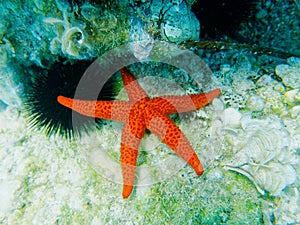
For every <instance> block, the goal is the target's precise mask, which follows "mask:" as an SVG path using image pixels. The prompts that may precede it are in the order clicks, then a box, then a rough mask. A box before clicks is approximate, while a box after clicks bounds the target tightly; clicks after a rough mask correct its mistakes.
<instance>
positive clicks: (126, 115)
mask: <svg viewBox="0 0 300 225" xmlns="http://www.w3.org/2000/svg"><path fill="white" fill-rule="evenodd" d="M120 71H121V75H122V79H123V83H124V86H125V90H126V92H127V95H128V99H129V100H128V101H122V100H114V101H102V100H100V101H89V100H77V99H71V98H67V97H64V96H58V97H57V101H58V102H59V103H60V104H62V105H63V106H65V107H68V108H70V109H72V110H74V111H76V112H78V113H80V114H82V115H85V116H90V117H95V118H101V119H110V120H115V121H119V122H123V123H124V127H123V130H122V136H121V155H120V162H121V169H122V176H123V193H122V196H123V198H128V197H129V195H130V194H131V192H132V189H133V186H134V175H135V168H136V163H137V157H138V149H139V145H140V142H141V139H142V138H143V136H144V133H145V130H146V129H148V130H150V131H151V132H152V133H154V134H155V135H157V136H158V137H159V138H160V139H161V140H162V142H164V143H165V144H167V145H168V146H169V147H170V148H171V149H172V150H173V151H174V152H175V153H176V154H177V155H178V156H180V157H181V158H183V159H184V160H185V161H186V162H187V163H188V164H189V165H190V166H191V167H192V168H193V169H194V170H195V172H196V173H197V174H198V175H202V174H203V172H204V170H203V166H202V164H201V162H200V160H199V159H198V157H197V155H196V153H195V152H194V150H193V148H192V146H191V145H190V143H189V141H188V140H187V138H186V137H185V135H184V134H183V133H182V132H181V130H180V129H179V127H178V126H177V125H176V124H175V123H174V122H173V121H172V120H171V119H170V118H169V117H168V114H173V113H181V112H187V111H191V110H195V109H199V108H201V107H202V106H205V105H207V104H209V103H210V102H211V101H212V100H213V99H214V98H215V97H217V96H218V95H219V94H220V89H215V90H212V91H210V92H207V93H201V94H192V95H185V96H174V95H167V96H161V97H156V98H152V99H150V98H149V97H148V95H147V94H146V93H145V91H144V90H143V89H142V88H141V87H140V85H139V84H138V82H137V81H136V80H135V78H134V77H133V75H132V74H131V73H129V72H128V71H127V70H126V69H125V68H122V69H121V70H120Z"/></svg>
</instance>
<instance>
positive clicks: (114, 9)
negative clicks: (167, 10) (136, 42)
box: [0, 0, 129, 67]
mask: <svg viewBox="0 0 300 225" xmlns="http://www.w3.org/2000/svg"><path fill="white" fill-rule="evenodd" d="M0 17H1V21H6V22H5V23H3V24H2V26H1V30H0V31H1V33H0V37H1V39H2V42H3V43H4V44H5V45H6V46H11V47H9V48H10V49H14V50H13V53H12V51H11V50H10V49H9V54H10V56H11V57H15V60H16V61H17V62H18V63H21V64H24V65H32V64H35V65H38V66H41V67H49V66H50V65H51V64H53V62H55V61H57V59H58V56H63V57H66V58H69V59H93V58H95V57H96V56H98V55H99V54H101V53H104V52H105V51H107V50H109V49H111V48H114V47H116V46H119V45H121V44H122V43H124V42H126V41H128V30H129V25H128V23H127V16H126V13H125V12H123V11H122V8H121V7H120V6H119V5H118V4H111V5H110V8H108V7H106V4H102V3H101V4H98V5H91V4H89V3H88V2H86V3H85V4H83V5H80V6H79V5H72V6H71V5H70V4H69V3H68V2H67V1H65V0H51V1H47V2H39V1H35V0H32V1H26V2H24V4H23V3H22V4H21V3H20V2H18V1H9V2H2V3H1V13H0ZM9 18H13V19H12V20H10V19H9ZM4 37H5V38H4ZM3 43H1V45H2V46H1V48H2V49H3V48H4V47H3Z"/></svg>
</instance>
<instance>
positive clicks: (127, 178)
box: [120, 108, 146, 198]
mask: <svg viewBox="0 0 300 225" xmlns="http://www.w3.org/2000/svg"><path fill="white" fill-rule="evenodd" d="M137 110H138V109H136V108H133V109H132V110H131V112H130V114H129V119H128V121H127V122H126V123H125V124H124V127H123V131H122V136H121V155H120V162H121V169H122V176H123V193H122V196H123V198H128V196H129V195H130V193H131V192H132V188H133V185H134V174H135V168H136V162H137V157H138V149H139V145H140V142H141V139H142V138H143V136H144V133H145V129H146V126H145V123H144V121H143V119H142V117H141V113H140V112H138V111H137Z"/></svg>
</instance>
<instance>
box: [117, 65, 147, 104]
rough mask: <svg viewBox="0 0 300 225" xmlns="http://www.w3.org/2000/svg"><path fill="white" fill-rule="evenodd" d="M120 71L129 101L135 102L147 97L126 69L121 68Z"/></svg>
mask: <svg viewBox="0 0 300 225" xmlns="http://www.w3.org/2000/svg"><path fill="white" fill-rule="evenodd" d="M120 71H121V75H122V79H123V84H124V86H125V90H126V93H127V95H128V98H129V101H133V102H137V101H138V100H140V99H142V98H146V97H148V95H147V94H146V92H145V91H144V90H143V89H142V88H141V86H140V85H139V83H138V82H137V80H136V79H135V77H134V76H133V75H132V74H131V73H130V72H129V71H128V70H127V69H125V68H124V67H123V68H121V69H120Z"/></svg>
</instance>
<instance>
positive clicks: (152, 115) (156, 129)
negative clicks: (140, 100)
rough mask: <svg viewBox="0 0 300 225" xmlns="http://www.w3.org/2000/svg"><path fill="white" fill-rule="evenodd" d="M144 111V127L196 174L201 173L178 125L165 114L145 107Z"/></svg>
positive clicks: (197, 161) (200, 168) (196, 158)
mask: <svg viewBox="0 0 300 225" xmlns="http://www.w3.org/2000/svg"><path fill="white" fill-rule="evenodd" d="M146 112H147V113H146V114H147V116H146V118H145V120H146V127H147V128H148V129H149V130H150V131H151V132H152V133H154V134H155V135H157V136H158V137H159V138H160V139H161V140H162V142H164V143H166V144H167V145H168V146H169V147H170V148H171V149H172V150H173V151H174V152H175V153H176V154H177V155H178V156H180V157H181V158H183V159H184V160H185V161H186V162H187V163H188V164H189V165H190V166H191V167H192V168H193V169H194V170H195V172H196V173H197V174H198V175H201V174H203V172H204V170H203V166H202V164H201V162H200V160H199V159H198V157H197V155H196V153H195V151H194V150H193V148H192V146H191V145H190V143H189V141H188V140H187V138H186V137H185V136H184V134H183V133H182V132H181V130H180V129H179V127H178V126H177V125H176V124H175V123H174V122H173V121H172V120H171V119H170V118H169V117H168V116H167V115H165V114H162V113H160V112H158V111H156V110H153V109H151V108H147V109H146Z"/></svg>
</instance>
